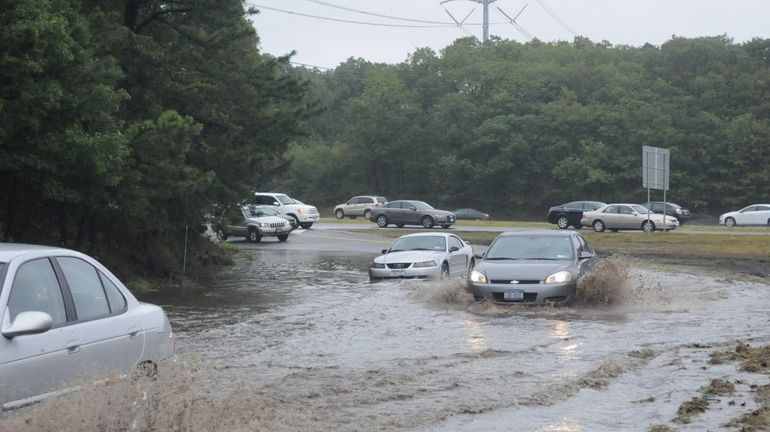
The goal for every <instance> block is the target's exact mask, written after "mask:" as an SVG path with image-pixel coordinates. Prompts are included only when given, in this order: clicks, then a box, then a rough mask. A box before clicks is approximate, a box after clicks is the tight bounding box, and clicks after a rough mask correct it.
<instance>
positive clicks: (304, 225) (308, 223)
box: [299, 222, 313, 229]
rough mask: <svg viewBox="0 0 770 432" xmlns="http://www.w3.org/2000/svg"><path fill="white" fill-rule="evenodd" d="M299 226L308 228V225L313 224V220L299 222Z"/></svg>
mask: <svg viewBox="0 0 770 432" xmlns="http://www.w3.org/2000/svg"><path fill="white" fill-rule="evenodd" d="M299 226H301V227H302V228H304V229H310V227H311V226H313V222H300V223H299Z"/></svg>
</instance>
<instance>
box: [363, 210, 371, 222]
mask: <svg viewBox="0 0 770 432" xmlns="http://www.w3.org/2000/svg"><path fill="white" fill-rule="evenodd" d="M364 219H366V220H372V211H371V210H366V211H364Z"/></svg>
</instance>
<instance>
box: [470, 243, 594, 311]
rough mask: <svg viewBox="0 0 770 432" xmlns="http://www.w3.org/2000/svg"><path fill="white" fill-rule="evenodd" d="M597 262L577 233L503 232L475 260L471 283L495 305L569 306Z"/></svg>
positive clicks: (477, 294)
mask: <svg viewBox="0 0 770 432" xmlns="http://www.w3.org/2000/svg"><path fill="white" fill-rule="evenodd" d="M597 260H598V257H597V255H596V253H595V252H594V251H593V249H591V246H589V245H588V242H586V240H585V239H584V238H583V236H582V235H580V233H578V232H576V231H544V230H542V231H541V230H532V231H518V232H506V233H503V234H500V235H499V236H498V237H497V238H496V239H495V241H494V242H492V244H491V245H490V246H489V249H487V251H486V253H485V254H484V255H483V256H482V257H481V259H477V261H476V267H475V268H474V270H473V271H472V272H471V275H470V278H469V286H470V289H471V291H472V292H473V295H474V296H475V297H476V298H477V299H482V298H483V299H486V300H488V301H491V302H495V303H506V304H508V303H510V304H515V303H529V304H545V303H555V304H569V303H572V302H573V301H574V300H575V292H576V289H577V280H578V278H580V276H582V275H583V274H584V273H585V272H586V271H587V270H588V269H590V268H591V267H592V266H593V265H594V264H596V262H597Z"/></svg>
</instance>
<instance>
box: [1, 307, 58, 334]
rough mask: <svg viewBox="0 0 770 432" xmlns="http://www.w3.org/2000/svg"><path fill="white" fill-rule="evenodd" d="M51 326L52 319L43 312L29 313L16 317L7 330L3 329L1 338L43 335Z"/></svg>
mask: <svg viewBox="0 0 770 432" xmlns="http://www.w3.org/2000/svg"><path fill="white" fill-rule="evenodd" d="M51 326H53V318H51V315H48V314H47V313H45V312H38V311H29V312H22V313H20V314H18V315H16V319H14V320H13V322H12V323H11V325H10V326H8V328H6V329H3V336H5V337H7V338H8V339H13V338H15V337H16V336H24V335H31V334H38V333H44V332H47V331H48V330H50V329H51Z"/></svg>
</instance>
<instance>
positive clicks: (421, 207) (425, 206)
mask: <svg viewBox="0 0 770 432" xmlns="http://www.w3.org/2000/svg"><path fill="white" fill-rule="evenodd" d="M410 206H411V207H415V208H417V210H433V207H431V205H430V204H428V203H424V202H422V201H412V202H411V203H410Z"/></svg>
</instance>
